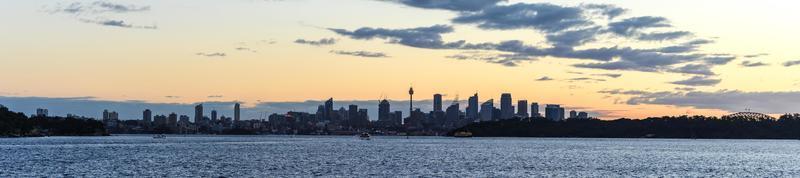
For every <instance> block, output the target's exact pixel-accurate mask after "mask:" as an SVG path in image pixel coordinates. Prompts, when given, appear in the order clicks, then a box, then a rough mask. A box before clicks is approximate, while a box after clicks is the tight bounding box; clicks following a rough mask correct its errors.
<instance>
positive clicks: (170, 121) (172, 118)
mask: <svg viewBox="0 0 800 178" xmlns="http://www.w3.org/2000/svg"><path fill="white" fill-rule="evenodd" d="M183 120H186V123H189V116H185V115H181V121H183ZM167 125H169V126H175V125H178V114H175V113H170V114H169V117H167Z"/></svg>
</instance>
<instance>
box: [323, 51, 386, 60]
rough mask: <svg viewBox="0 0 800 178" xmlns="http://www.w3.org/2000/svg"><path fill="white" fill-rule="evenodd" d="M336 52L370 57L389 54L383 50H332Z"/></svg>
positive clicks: (380, 56)
mask: <svg viewBox="0 0 800 178" xmlns="http://www.w3.org/2000/svg"><path fill="white" fill-rule="evenodd" d="M331 53H334V54H340V55H349V56H359V57H368V58H386V57H389V55H386V54H385V53H382V52H369V51H336V50H334V51H331Z"/></svg>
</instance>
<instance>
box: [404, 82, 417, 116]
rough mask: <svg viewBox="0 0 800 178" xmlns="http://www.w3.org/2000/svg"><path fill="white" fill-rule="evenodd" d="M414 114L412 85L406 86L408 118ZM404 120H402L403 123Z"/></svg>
mask: <svg viewBox="0 0 800 178" xmlns="http://www.w3.org/2000/svg"><path fill="white" fill-rule="evenodd" d="M412 116H414V87H411V88H408V118H409V119H410V118H411V117H412ZM405 123H406V121H403V124H405Z"/></svg>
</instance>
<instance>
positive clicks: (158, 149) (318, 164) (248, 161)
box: [0, 135, 800, 177]
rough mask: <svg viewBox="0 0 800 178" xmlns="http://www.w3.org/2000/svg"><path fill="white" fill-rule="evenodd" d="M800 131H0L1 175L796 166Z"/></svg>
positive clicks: (799, 170) (588, 171)
mask: <svg viewBox="0 0 800 178" xmlns="http://www.w3.org/2000/svg"><path fill="white" fill-rule="evenodd" d="M798 151H800V141H796V140H667V139H569V138H558V139H545V138H466V139H464V138H461V139H460V138H447V137H411V139H405V137H380V136H377V137H373V139H372V140H369V141H365V140H360V139H358V138H357V137H355V136H353V137H347V136H344V137H325V136H294V137H291V136H168V137H167V139H153V138H152V136H149V135H141V136H138V135H133V136H129V135H126V136H112V137H44V138H18V139H9V138H2V139H0V165H3V166H0V177H39V176H51V177H53V176H54V177H63V176H76V177H86V176H90V177H96V176H105V177H109V176H111V177H118V176H169V177H176V176H178V177H183V176H203V177H211V176H226V177H231V176H233V177H241V176H245V177H252V176H256V177H263V176H269V177H287V176H348V177H364V176H392V177H394V176H425V177H441V176H455V177H507V176H512V177H518V176H558V177H563V176H569V177H587V176H589V177H591V176H736V177H739V176H758V177H777V176H798V175H800V164H798V163H800V156H798V154H797V153H798Z"/></svg>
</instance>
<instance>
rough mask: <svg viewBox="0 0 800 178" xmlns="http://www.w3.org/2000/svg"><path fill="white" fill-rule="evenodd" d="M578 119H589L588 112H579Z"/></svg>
mask: <svg viewBox="0 0 800 178" xmlns="http://www.w3.org/2000/svg"><path fill="white" fill-rule="evenodd" d="M578 118H579V119H589V113H586V112H579V113H578Z"/></svg>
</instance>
